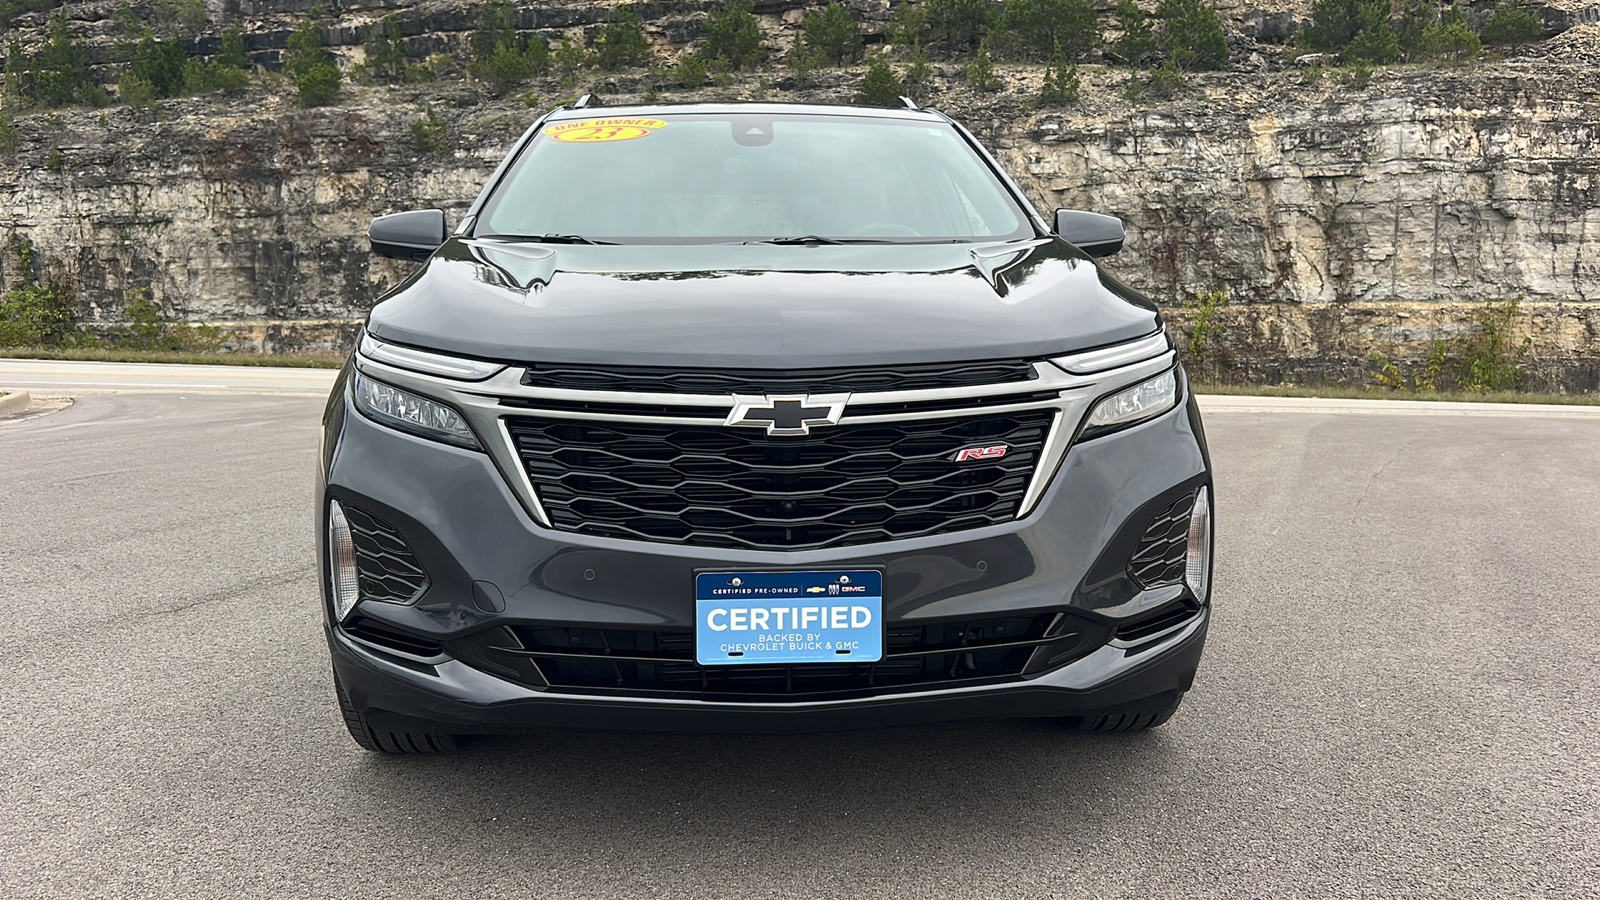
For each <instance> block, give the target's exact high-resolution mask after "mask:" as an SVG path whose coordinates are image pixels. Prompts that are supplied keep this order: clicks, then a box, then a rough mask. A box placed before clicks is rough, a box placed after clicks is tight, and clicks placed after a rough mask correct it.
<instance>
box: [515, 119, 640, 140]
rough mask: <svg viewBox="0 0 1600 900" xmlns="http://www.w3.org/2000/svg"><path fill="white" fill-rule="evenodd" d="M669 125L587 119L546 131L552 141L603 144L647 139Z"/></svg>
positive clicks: (553, 126) (628, 120)
mask: <svg viewBox="0 0 1600 900" xmlns="http://www.w3.org/2000/svg"><path fill="white" fill-rule="evenodd" d="M665 127H667V123H665V122H663V121H661V120H660V119H585V120H584V121H582V122H562V123H561V124H559V125H551V126H550V127H549V128H546V129H545V130H544V133H545V134H548V135H550V139H551V140H555V141H566V142H567V143H572V144H603V143H605V142H607V141H631V140H633V139H634V138H642V137H646V136H648V135H649V134H650V132H652V131H654V130H656V129H657V128H665Z"/></svg>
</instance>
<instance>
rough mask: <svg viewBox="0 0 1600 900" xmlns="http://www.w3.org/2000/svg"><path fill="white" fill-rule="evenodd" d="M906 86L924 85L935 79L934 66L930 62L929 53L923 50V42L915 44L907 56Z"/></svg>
mask: <svg viewBox="0 0 1600 900" xmlns="http://www.w3.org/2000/svg"><path fill="white" fill-rule="evenodd" d="M906 62H907V65H906V77H905V86H906V87H907V88H910V87H912V86H914V85H924V84H927V83H928V82H929V81H931V80H932V79H933V66H931V65H929V64H928V56H927V54H925V53H923V52H922V45H921V44H913V45H912V47H911V52H910V53H909V54H907V57H906Z"/></svg>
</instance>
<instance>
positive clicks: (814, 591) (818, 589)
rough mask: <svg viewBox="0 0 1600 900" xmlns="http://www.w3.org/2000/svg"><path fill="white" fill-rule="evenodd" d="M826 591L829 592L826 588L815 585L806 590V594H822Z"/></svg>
mask: <svg viewBox="0 0 1600 900" xmlns="http://www.w3.org/2000/svg"><path fill="white" fill-rule="evenodd" d="M825 590H827V588H825V587H823V586H821V585H815V584H814V585H812V586H811V587H808V588H806V593H808V594H820V593H822V592H823V591H825Z"/></svg>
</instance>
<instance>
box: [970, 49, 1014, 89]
mask: <svg viewBox="0 0 1600 900" xmlns="http://www.w3.org/2000/svg"><path fill="white" fill-rule="evenodd" d="M966 73H967V84H969V85H971V86H972V89H973V90H975V91H987V92H991V93H992V92H994V91H998V90H1000V89H1001V88H1003V87H1005V82H1004V81H1002V80H1001V78H1000V76H999V75H996V74H995V71H994V61H993V60H991V59H990V58H989V50H988V48H987V47H979V48H978V58H977V59H974V60H973V61H972V62H970V63H968V64H967V67H966Z"/></svg>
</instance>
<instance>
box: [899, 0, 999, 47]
mask: <svg viewBox="0 0 1600 900" xmlns="http://www.w3.org/2000/svg"><path fill="white" fill-rule="evenodd" d="M923 7H924V8H923V17H924V18H923V23H924V25H923V27H924V28H925V29H926V33H925V34H924V35H919V36H918V37H919V38H920V39H921V40H925V41H928V42H930V43H933V44H937V45H938V46H940V47H941V48H942V49H943V50H944V52H945V53H946V54H948V55H950V56H960V55H964V54H966V53H968V52H970V51H972V50H974V49H976V48H977V47H978V46H979V45H981V44H982V43H983V40H984V38H986V37H988V36H989V29H990V27H991V26H992V25H993V24H994V18H995V13H996V11H997V10H998V9H999V7H997V6H996V5H995V4H993V3H990V2H989V0H927V2H925V3H924V4H923Z"/></svg>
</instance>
